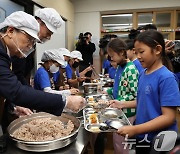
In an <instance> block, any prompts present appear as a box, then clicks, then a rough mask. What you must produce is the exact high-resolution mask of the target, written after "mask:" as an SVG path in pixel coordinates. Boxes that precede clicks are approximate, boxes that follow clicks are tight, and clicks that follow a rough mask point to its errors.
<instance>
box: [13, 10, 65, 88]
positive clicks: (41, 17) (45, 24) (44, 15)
mask: <svg viewBox="0 0 180 154" xmlns="http://www.w3.org/2000/svg"><path fill="white" fill-rule="evenodd" d="M35 18H36V20H37V21H38V23H39V25H40V31H39V33H38V37H39V39H40V40H39V41H38V42H39V43H45V42H46V41H48V40H50V39H51V36H52V34H53V33H56V32H57V29H58V28H60V27H61V25H62V24H63V23H64V21H63V19H62V18H61V16H60V15H59V13H58V12H57V11H56V10H55V9H53V8H43V9H38V10H36V11H35ZM31 52H33V50H31ZM33 67H34V52H33V53H31V54H30V55H29V56H28V57H27V58H26V59H19V58H17V57H13V58H12V70H13V72H14V73H15V74H16V75H17V78H18V80H19V81H20V82H21V83H22V84H24V85H29V79H28V78H30V75H31V70H32V69H33Z"/></svg>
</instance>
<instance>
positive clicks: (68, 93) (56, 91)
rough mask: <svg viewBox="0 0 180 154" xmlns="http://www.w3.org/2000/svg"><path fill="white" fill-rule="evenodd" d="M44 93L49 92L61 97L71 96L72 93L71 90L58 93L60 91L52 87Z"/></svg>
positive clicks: (47, 88)
mask: <svg viewBox="0 0 180 154" xmlns="http://www.w3.org/2000/svg"><path fill="white" fill-rule="evenodd" d="M43 91H44V92H47V93H53V94H59V95H64V96H69V95H71V91H70V90H61V91H58V90H53V89H51V88H50V87H46V88H44V89H43Z"/></svg>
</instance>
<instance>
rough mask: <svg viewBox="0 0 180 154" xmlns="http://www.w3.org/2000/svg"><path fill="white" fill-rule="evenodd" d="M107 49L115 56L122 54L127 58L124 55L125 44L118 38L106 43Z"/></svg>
mask: <svg viewBox="0 0 180 154" xmlns="http://www.w3.org/2000/svg"><path fill="white" fill-rule="evenodd" d="M107 48H111V49H112V50H113V51H114V52H116V53H117V54H119V53H123V55H124V56H125V57H126V58H127V54H126V48H127V46H126V43H125V42H124V41H123V40H121V39H119V38H115V39H112V40H111V41H110V42H109V43H108V45H107Z"/></svg>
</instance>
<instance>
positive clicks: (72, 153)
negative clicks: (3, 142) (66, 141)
mask: <svg viewBox="0 0 180 154" xmlns="http://www.w3.org/2000/svg"><path fill="white" fill-rule="evenodd" d="M88 136H89V132H87V131H86V130H85V129H84V127H83V126H81V128H80V130H79V132H78V136H77V138H76V140H75V141H74V142H72V143H71V144H70V145H68V146H66V147H64V148H61V149H57V150H53V151H47V152H43V153H47V154H59V153H62V154H82V153H84V152H85V151H86V148H87V145H88V143H89V137H88ZM31 153H35V152H28V151H24V150H21V149H19V148H17V147H16V146H15V145H13V142H12V141H11V140H10V139H8V141H7V150H6V151H5V152H4V154H31ZM36 153H39V152H36ZM40 153H42V152H40Z"/></svg>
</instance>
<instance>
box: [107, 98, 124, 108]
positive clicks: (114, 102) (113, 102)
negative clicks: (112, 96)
mask: <svg viewBox="0 0 180 154" xmlns="http://www.w3.org/2000/svg"><path fill="white" fill-rule="evenodd" d="M109 103H110V107H112V108H118V109H122V108H124V104H123V103H122V101H118V100H110V101H109Z"/></svg>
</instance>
